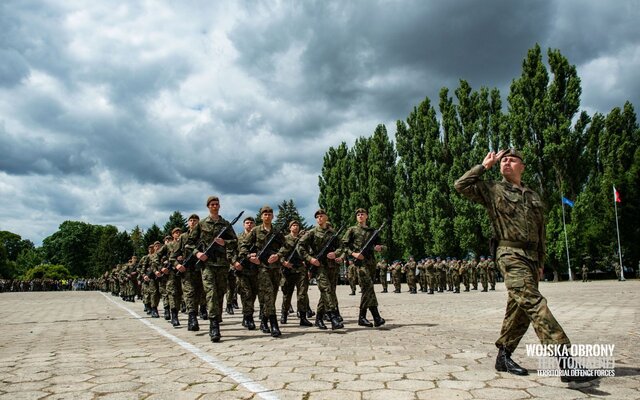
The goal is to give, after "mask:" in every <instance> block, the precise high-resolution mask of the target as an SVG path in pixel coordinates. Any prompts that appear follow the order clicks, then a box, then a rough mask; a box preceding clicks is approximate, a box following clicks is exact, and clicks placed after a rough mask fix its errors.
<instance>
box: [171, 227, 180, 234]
mask: <svg viewBox="0 0 640 400" xmlns="http://www.w3.org/2000/svg"><path fill="white" fill-rule="evenodd" d="M176 232H180V233H182V229H180V228H178V227H175V228H173V229H172V230H171V234H172V235H173V234H174V233H176Z"/></svg>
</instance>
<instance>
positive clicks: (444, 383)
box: [437, 379, 486, 390]
mask: <svg viewBox="0 0 640 400" xmlns="http://www.w3.org/2000/svg"><path fill="white" fill-rule="evenodd" d="M437 384H438V387H439V388H444V389H459V390H471V389H480V388H483V387H485V386H486V383H485V382H482V381H459V380H448V379H446V380H440V381H438V382H437Z"/></svg>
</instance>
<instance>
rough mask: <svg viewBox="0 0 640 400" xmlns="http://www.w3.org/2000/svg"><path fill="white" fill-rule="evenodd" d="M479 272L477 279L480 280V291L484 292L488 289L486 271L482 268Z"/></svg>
mask: <svg viewBox="0 0 640 400" xmlns="http://www.w3.org/2000/svg"><path fill="white" fill-rule="evenodd" d="M478 272H479V275H480V276H479V277H478V278H479V279H480V283H481V284H482V290H485V289H487V288H488V287H489V283H488V276H487V270H486V269H484V268H480V271H478Z"/></svg>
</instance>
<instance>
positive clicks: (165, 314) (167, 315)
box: [164, 307, 171, 321]
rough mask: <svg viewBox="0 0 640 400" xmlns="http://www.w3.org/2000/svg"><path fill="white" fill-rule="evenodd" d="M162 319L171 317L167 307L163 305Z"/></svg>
mask: <svg viewBox="0 0 640 400" xmlns="http://www.w3.org/2000/svg"><path fill="white" fill-rule="evenodd" d="M164 319H166V320H167V321H169V320H170V319H171V313H170V312H169V307H165V309H164Z"/></svg>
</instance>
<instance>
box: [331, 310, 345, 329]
mask: <svg viewBox="0 0 640 400" xmlns="http://www.w3.org/2000/svg"><path fill="white" fill-rule="evenodd" d="M327 315H329V320H330V321H331V330H332V331H335V330H336V329H342V328H344V324H343V323H342V322H340V321H339V320H338V315H337V314H336V312H335V311H329V312H328V313H327Z"/></svg>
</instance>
